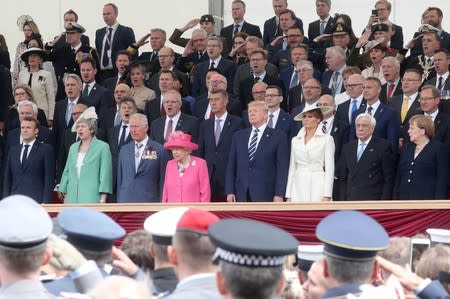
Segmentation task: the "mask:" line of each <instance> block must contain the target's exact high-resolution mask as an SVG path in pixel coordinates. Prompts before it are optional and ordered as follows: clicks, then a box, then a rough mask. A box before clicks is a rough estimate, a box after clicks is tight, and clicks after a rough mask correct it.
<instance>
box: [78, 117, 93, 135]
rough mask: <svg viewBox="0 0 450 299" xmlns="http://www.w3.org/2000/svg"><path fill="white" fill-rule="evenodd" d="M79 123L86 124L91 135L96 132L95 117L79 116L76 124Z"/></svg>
mask: <svg viewBox="0 0 450 299" xmlns="http://www.w3.org/2000/svg"><path fill="white" fill-rule="evenodd" d="M80 123H85V124H86V125H87V126H88V128H89V131H91V136H95V134H97V120H96V119H95V118H79V119H78V120H77V125H78V124H80Z"/></svg>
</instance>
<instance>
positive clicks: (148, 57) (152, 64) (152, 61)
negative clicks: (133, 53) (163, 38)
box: [137, 51, 161, 77]
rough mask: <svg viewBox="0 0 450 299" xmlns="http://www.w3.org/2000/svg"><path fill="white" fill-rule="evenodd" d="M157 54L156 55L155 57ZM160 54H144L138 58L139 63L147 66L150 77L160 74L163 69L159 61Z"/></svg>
mask: <svg viewBox="0 0 450 299" xmlns="http://www.w3.org/2000/svg"><path fill="white" fill-rule="evenodd" d="M153 53H155V55H153ZM157 54H158V52H156V51H151V52H143V53H142V54H141V55H139V57H138V58H137V61H139V63H142V64H144V65H145V72H146V73H148V74H149V77H151V76H152V75H154V74H156V73H157V72H159V70H160V69H161V65H160V64H159V59H158V55H157Z"/></svg>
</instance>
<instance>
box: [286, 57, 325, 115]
mask: <svg viewBox="0 0 450 299" xmlns="http://www.w3.org/2000/svg"><path fill="white" fill-rule="evenodd" d="M293 71H295V72H296V77H297V79H298V84H297V85H296V86H294V87H292V88H290V89H289V94H288V97H287V101H286V102H287V103H286V106H287V111H288V112H291V111H292V110H293V109H294V108H295V107H297V106H299V105H302V104H304V103H305V98H304V95H303V85H304V84H305V82H306V81H307V80H309V79H313V78H314V67H313V64H312V63H311V61H308V60H300V61H298V62H297V63H296V66H295V68H294V69H293ZM316 79H317V78H316ZM321 86H322V93H321V95H324V94H330V95H331V89H329V88H328V87H327V86H325V85H323V84H321Z"/></svg>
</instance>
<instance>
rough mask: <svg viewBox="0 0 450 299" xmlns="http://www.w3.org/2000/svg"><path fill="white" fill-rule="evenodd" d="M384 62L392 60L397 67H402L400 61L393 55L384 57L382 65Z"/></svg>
mask: <svg viewBox="0 0 450 299" xmlns="http://www.w3.org/2000/svg"><path fill="white" fill-rule="evenodd" d="M383 62H392V63H393V64H394V65H395V67H396V68H397V69H400V62H399V61H398V60H397V59H396V58H395V57H392V56H387V57H384V58H383V60H382V61H381V64H382V65H383Z"/></svg>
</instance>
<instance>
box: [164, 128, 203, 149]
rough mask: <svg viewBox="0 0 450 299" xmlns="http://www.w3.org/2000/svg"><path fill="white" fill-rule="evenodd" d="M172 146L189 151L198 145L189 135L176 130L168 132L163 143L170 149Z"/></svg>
mask: <svg viewBox="0 0 450 299" xmlns="http://www.w3.org/2000/svg"><path fill="white" fill-rule="evenodd" d="M174 147H179V148H184V149H187V150H191V151H195V150H196V149H198V145H197V144H195V143H193V142H192V141H191V135H189V134H186V133H183V132H181V131H176V132H173V133H172V134H170V136H169V139H168V140H167V142H166V143H164V148H165V149H172V148H174Z"/></svg>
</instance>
